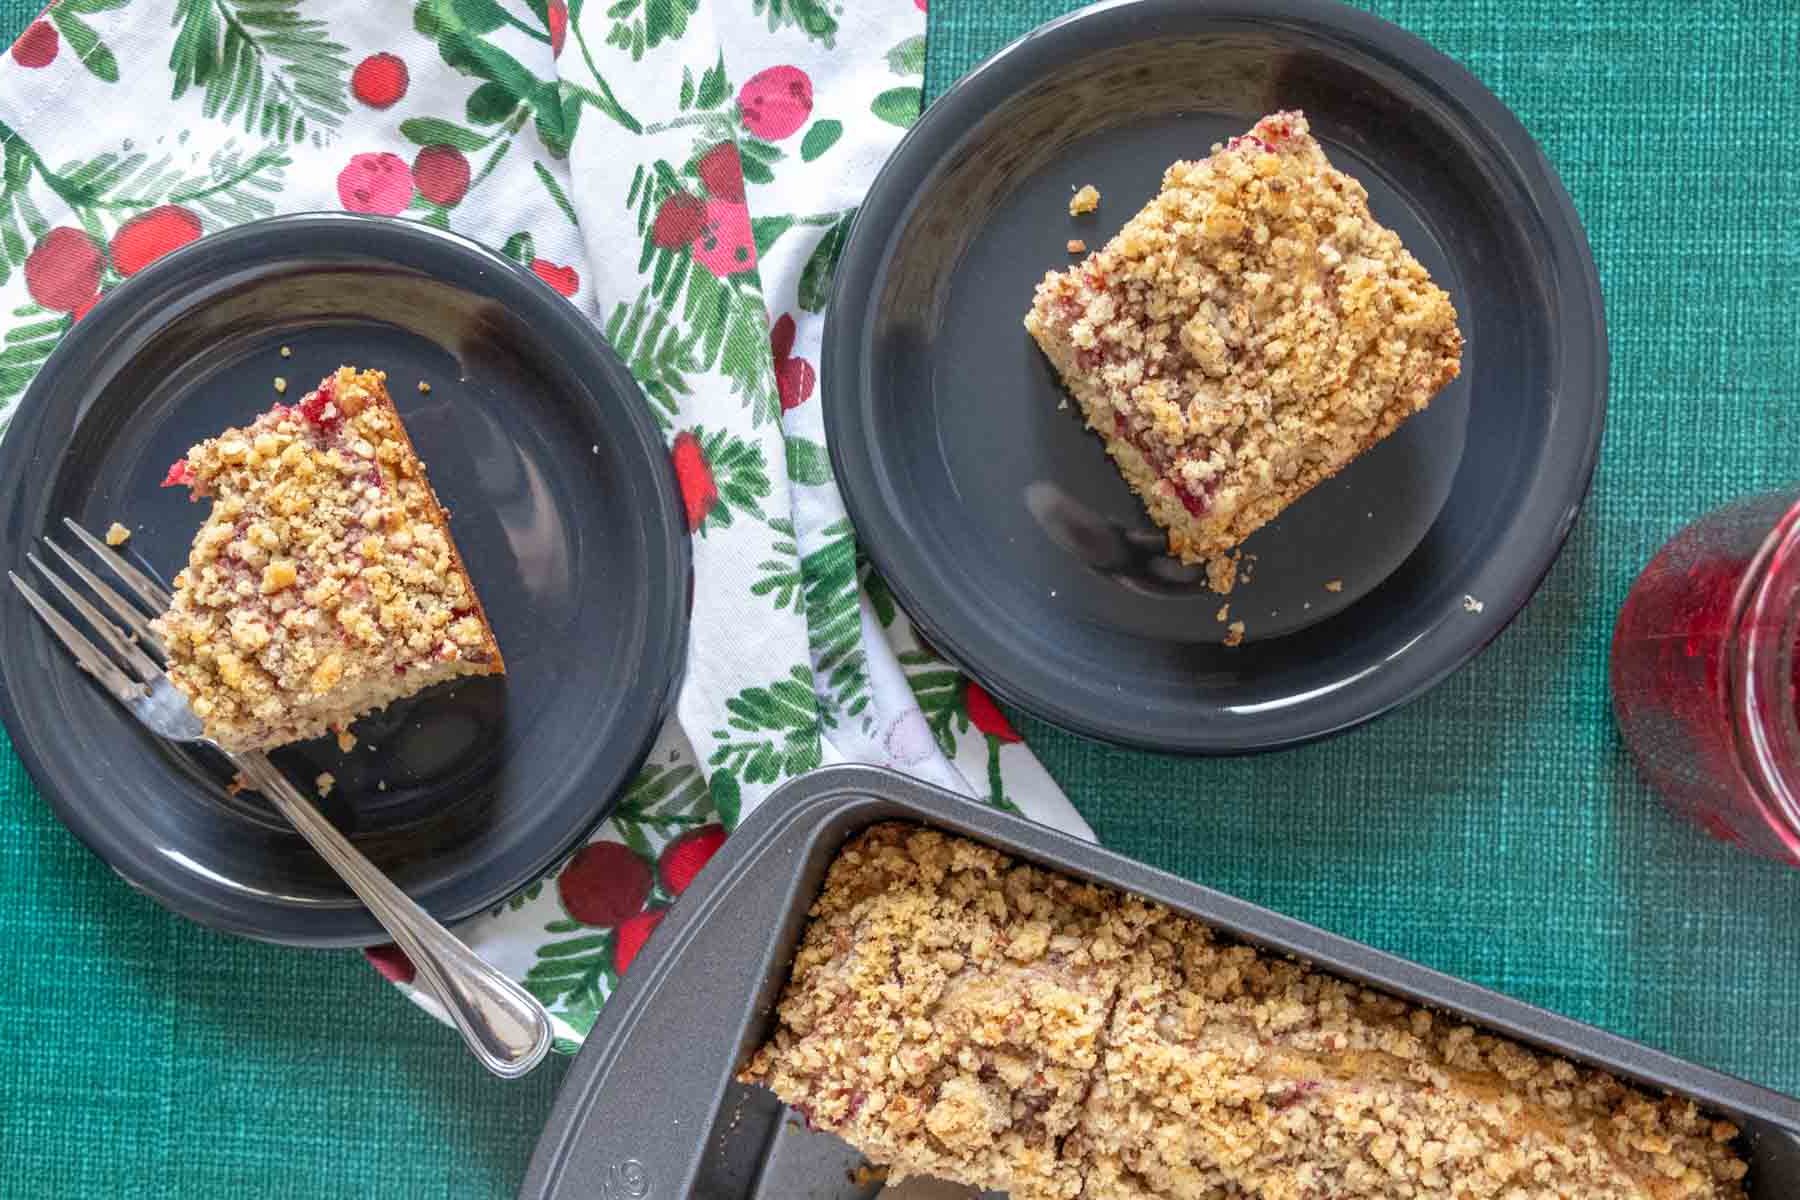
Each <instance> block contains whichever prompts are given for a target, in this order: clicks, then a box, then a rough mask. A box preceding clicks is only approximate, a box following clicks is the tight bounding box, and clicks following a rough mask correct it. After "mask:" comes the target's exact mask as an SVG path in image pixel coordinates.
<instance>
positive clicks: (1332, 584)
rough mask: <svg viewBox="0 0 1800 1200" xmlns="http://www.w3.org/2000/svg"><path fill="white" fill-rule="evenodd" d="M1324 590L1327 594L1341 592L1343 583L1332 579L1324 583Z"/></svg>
mask: <svg viewBox="0 0 1800 1200" xmlns="http://www.w3.org/2000/svg"><path fill="white" fill-rule="evenodd" d="M1325 590H1326V591H1328V592H1341V591H1343V590H1344V581H1343V580H1341V579H1333V580H1331V581H1329V582H1328V583H1326V585H1325Z"/></svg>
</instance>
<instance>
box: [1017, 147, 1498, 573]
mask: <svg viewBox="0 0 1800 1200" xmlns="http://www.w3.org/2000/svg"><path fill="white" fill-rule="evenodd" d="M1025 327H1026V328H1027V329H1028V330H1029V331H1030V332H1031V335H1032V336H1033V337H1034V338H1036V339H1037V342H1038V344H1039V346H1041V347H1042V349H1043V351H1044V353H1045V354H1046V355H1047V356H1048V357H1049V358H1050V360H1051V362H1052V363H1053V364H1054V365H1055V366H1056V368H1057V370H1058V372H1059V373H1060V374H1061V375H1062V378H1063V382H1064V384H1065V385H1066V386H1067V387H1068V389H1069V391H1070V393H1071V394H1073V395H1074V397H1075V398H1076V400H1077V401H1078V402H1079V403H1080V404H1081V406H1082V411H1083V413H1084V414H1085V415H1086V417H1087V421H1088V424H1089V426H1090V427H1092V428H1093V429H1094V430H1096V431H1097V432H1098V433H1099V434H1100V435H1101V437H1102V438H1104V439H1105V440H1106V443H1107V450H1108V452H1109V453H1110V454H1111V455H1112V456H1113V458H1114V460H1115V461H1116V462H1117V463H1118V465H1119V468H1120V470H1121V472H1122V473H1123V474H1124V475H1125V477H1126V479H1127V481H1128V482H1129V483H1130V484H1131V486H1132V488H1133V490H1135V491H1136V492H1137V493H1138V495H1139V496H1140V497H1141V498H1142V499H1143V501H1144V504H1145V506H1146V507H1147V508H1148V509H1149V511H1150V514H1151V516H1152V517H1153V518H1154V519H1155V520H1156V521H1157V523H1158V524H1160V525H1162V526H1163V527H1164V528H1165V529H1167V530H1168V533H1169V549H1170V552H1171V553H1173V554H1177V555H1179V556H1180V557H1181V558H1182V559H1183V560H1184V561H1187V562H1202V561H1206V560H1208V559H1210V558H1213V557H1214V556H1216V555H1218V554H1220V553H1222V552H1224V551H1226V550H1229V549H1230V548H1231V547H1233V546H1235V545H1237V544H1238V543H1239V542H1241V541H1242V540H1243V539H1244V538H1246V537H1248V536H1249V535H1250V534H1251V533H1253V532H1254V531H1255V530H1256V529H1258V528H1260V527H1261V526H1262V525H1263V524H1265V523H1266V522H1268V521H1269V520H1271V519H1273V518H1274V517H1275V516H1276V515H1277V514H1278V513H1280V512H1281V511H1282V509H1284V508H1286V507H1287V506H1288V505H1289V504H1291V503H1293V502H1294V501H1295V500H1297V499H1298V498H1299V497H1300V496H1302V495H1304V494H1305V493H1306V492H1307V491H1309V490H1310V489H1312V488H1313V487H1315V486H1317V485H1318V484H1319V483H1320V482H1322V481H1323V480H1325V479H1327V478H1329V477H1330V476H1332V475H1334V474H1336V473H1337V472H1338V471H1340V470H1342V469H1343V468H1344V467H1345V466H1346V465H1348V464H1349V463H1350V462H1351V461H1353V460H1354V459H1355V458H1356V457H1357V456H1358V455H1360V454H1361V453H1362V452H1363V451H1365V450H1367V449H1368V448H1369V447H1370V446H1372V445H1374V444H1375V443H1376V442H1378V441H1380V440H1381V439H1382V438H1384V437H1386V436H1387V435H1388V434H1390V433H1392V432H1393V431H1394V430H1395V429H1396V428H1397V427H1398V426H1399V425H1400V423H1401V422H1402V421H1403V420H1405V419H1406V417H1408V416H1410V415H1411V414H1412V413H1414V412H1417V411H1418V410H1420V409H1423V408H1424V407H1425V406H1426V405H1427V404H1428V403H1429V402H1430V400H1431V397H1432V396H1433V395H1435V394H1436V393H1437V392H1438V390H1439V389H1440V388H1442V387H1443V386H1444V385H1445V384H1447V383H1448V382H1449V381H1450V380H1452V379H1454V378H1455V377H1456V375H1457V373H1458V371H1459V370H1460V363H1461V356H1462V334H1461V332H1460V331H1459V330H1458V328H1457V325H1456V309H1455V307H1454V306H1453V305H1452V304H1451V302H1450V297H1449V296H1448V295H1447V294H1446V293H1445V292H1444V291H1443V289H1442V288H1439V287H1437V286H1436V285H1435V284H1433V283H1432V281H1431V278H1430V276H1429V275H1428V274H1427V273H1426V271H1425V268H1424V267H1422V266H1420V265H1419V263H1418V261H1417V260H1416V259H1415V258H1413V256H1412V255H1411V254H1409V253H1408V252H1407V251H1406V248H1405V247H1404V246H1402V245H1401V244H1400V239H1399V237H1398V236H1396V235H1395V234H1394V233H1393V232H1392V231H1391V230H1389V229H1386V228H1384V227H1383V226H1381V225H1380V224H1378V223H1377V222H1376V221H1375V219H1374V218H1373V217H1372V216H1371V215H1370V214H1369V207H1368V195H1367V193H1366V192H1365V191H1364V189H1363V187H1362V185H1361V184H1360V183H1358V182H1357V181H1356V180H1355V179H1352V178H1351V177H1350V176H1348V175H1345V174H1343V173H1342V172H1340V171H1337V170H1335V169H1334V168H1333V167H1332V166H1331V164H1330V163H1329V162H1328V161H1327V160H1326V158H1325V153H1324V151H1323V150H1322V149H1320V147H1319V144H1318V142H1316V141H1315V140H1314V139H1313V137H1312V136H1311V134H1310V132H1309V130H1308V127H1307V123H1306V118H1305V117H1304V116H1303V115H1302V114H1300V113H1297V112H1284V113H1275V114H1273V115H1271V116H1267V117H1264V118H1263V119H1262V120H1261V121H1259V122H1257V124H1256V126H1255V127H1254V128H1253V129H1252V130H1251V131H1250V132H1249V133H1247V134H1245V135H1244V136H1242V137H1238V138H1233V139H1232V140H1231V142H1230V143H1228V144H1226V145H1225V146H1222V147H1215V149H1214V153H1213V154H1212V156H1211V157H1210V158H1207V159H1205V160H1203V161H1201V162H1193V163H1190V162H1178V163H1176V164H1174V165H1173V166H1171V167H1170V168H1169V169H1168V171H1167V172H1166V173H1165V174H1164V176H1163V188H1162V191H1161V192H1159V193H1158V194H1157V195H1156V196H1155V197H1154V198H1152V199H1151V201H1150V202H1149V203H1148V204H1147V205H1145V206H1144V208H1143V209H1142V210H1141V211H1140V212H1138V214H1137V215H1136V216H1134V217H1133V218H1132V219H1131V220H1130V221H1129V222H1127V223H1126V225H1125V227H1124V228H1123V229H1122V230H1120V231H1119V234H1118V236H1117V237H1115V238H1113V239H1112V241H1110V242H1108V243H1107V244H1106V246H1105V247H1103V248H1102V249H1101V250H1100V251H1098V252H1097V253H1095V254H1093V255H1090V256H1089V257H1088V258H1087V259H1086V260H1085V261H1084V262H1082V263H1080V264H1079V265H1077V266H1074V267H1071V268H1070V269H1068V270H1066V271H1062V272H1051V273H1049V274H1047V275H1046V276H1045V277H1044V281H1043V282H1042V283H1041V284H1039V285H1038V289H1037V294H1036V297H1035V300H1034V303H1033V305H1032V309H1031V311H1030V313H1028V314H1027V315H1026V318H1025Z"/></svg>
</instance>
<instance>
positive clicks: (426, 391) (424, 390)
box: [419, 379, 431, 396]
mask: <svg viewBox="0 0 1800 1200" xmlns="http://www.w3.org/2000/svg"><path fill="white" fill-rule="evenodd" d="M419 394H420V395H421V396H429V395H430V394H431V385H430V384H429V383H426V382H425V381H424V380H423V379H421V380H419Z"/></svg>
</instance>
